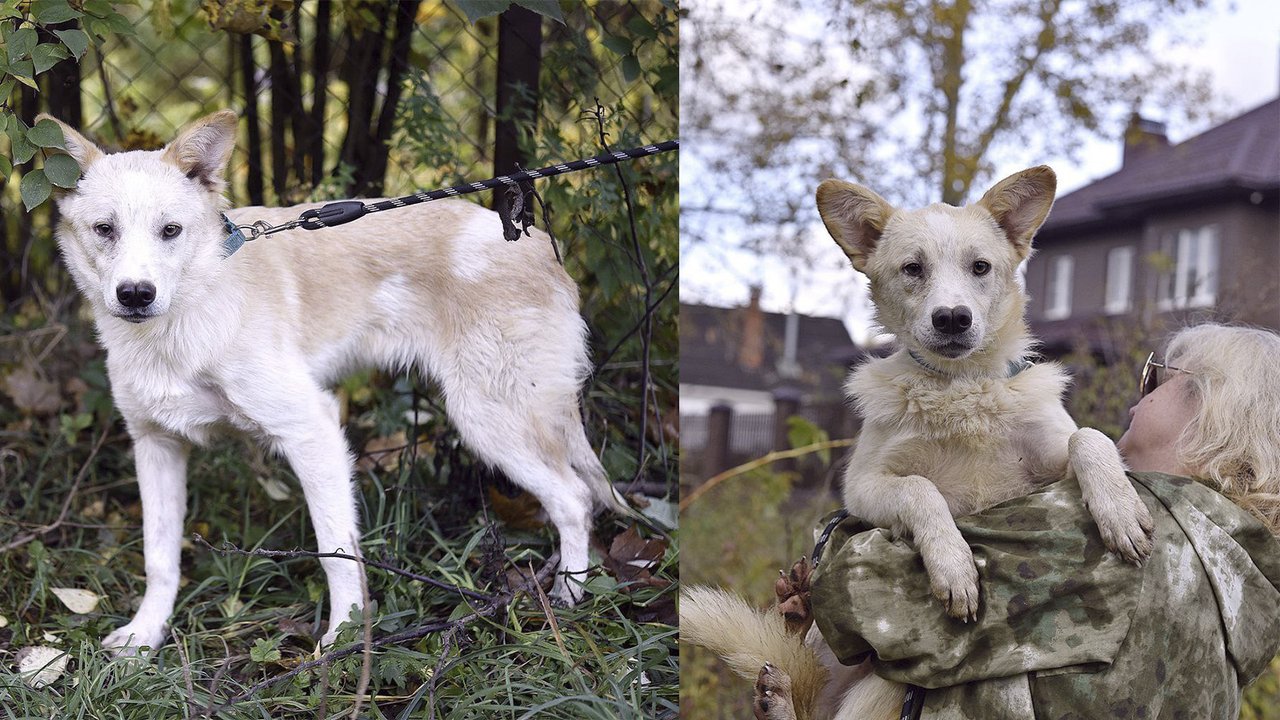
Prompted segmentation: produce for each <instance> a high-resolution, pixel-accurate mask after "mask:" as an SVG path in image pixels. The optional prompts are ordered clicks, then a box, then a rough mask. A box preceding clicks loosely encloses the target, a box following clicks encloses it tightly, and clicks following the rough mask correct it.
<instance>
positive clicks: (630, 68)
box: [622, 55, 640, 83]
mask: <svg viewBox="0 0 1280 720" xmlns="http://www.w3.org/2000/svg"><path fill="white" fill-rule="evenodd" d="M638 77H640V60H639V59H637V58H636V56H635V55H628V56H626V57H624V58H622V79H623V80H626V81H627V82H629V83H631V82H635V81H636V78H638Z"/></svg>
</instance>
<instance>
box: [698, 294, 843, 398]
mask: <svg viewBox="0 0 1280 720" xmlns="http://www.w3.org/2000/svg"><path fill="white" fill-rule="evenodd" d="M750 312H753V311H752V310H751V309H750V308H748V307H736V308H722V307H712V306H710V305H687V304H682V305H681V306H680V382H681V384H692V385H709V386H714V387H726V388H738V389H743V390H763V391H769V390H773V389H775V388H777V387H779V386H782V385H791V386H794V387H797V388H799V389H801V390H803V391H807V392H810V393H813V394H816V395H820V396H831V397H838V396H839V395H840V387H841V385H842V383H843V380H844V375H845V373H846V372H847V370H848V367H849V365H850V364H852V362H853V360H855V359H856V358H858V357H859V356H860V355H861V351H860V350H859V349H858V346H857V345H856V344H854V342H853V339H852V338H850V337H849V331H848V330H847V329H846V328H845V326H844V322H843V321H841V320H840V319H838V318H824V317H812V316H808V315H798V316H797V319H798V322H799V326H798V332H797V338H796V361H797V364H798V365H799V376H798V377H795V378H787V377H784V376H783V375H782V374H780V373H779V372H778V365H779V363H780V362H781V361H782V360H783V355H784V350H785V348H784V345H785V338H786V326H787V315H786V314H784V313H772V312H762V311H760V310H758V309H757V310H755V312H760V314H761V316H762V319H763V323H762V326H763V361H762V362H761V364H760V366H759V367H758V368H750V367H745V366H743V365H742V363H741V362H740V357H741V347H742V343H743V339H744V336H745V330H746V322H745V321H746V317H747V314H748V313H750Z"/></svg>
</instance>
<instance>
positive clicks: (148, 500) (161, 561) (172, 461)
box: [102, 427, 190, 655]
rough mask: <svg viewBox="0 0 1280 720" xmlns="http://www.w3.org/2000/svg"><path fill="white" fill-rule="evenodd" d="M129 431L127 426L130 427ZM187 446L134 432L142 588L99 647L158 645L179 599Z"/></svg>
mask: <svg viewBox="0 0 1280 720" xmlns="http://www.w3.org/2000/svg"><path fill="white" fill-rule="evenodd" d="M131 432H132V427H131ZM189 451H190V447H189V446H188V445H187V444H186V443H184V442H182V441H180V440H178V439H176V438H172V437H169V436H166V435H160V434H157V433H151V432H139V433H136V434H135V435H134V439H133V455H134V463H135V465H136V469H137V473H138V492H139V495H140V496H141V498H142V551H143V560H144V563H145V565H146V572H147V589H146V592H145V593H144V594H143V596H142V604H141V605H140V606H139V607H138V612H137V613H136V614H135V615H134V616H133V619H132V620H130V621H129V623H128V624H127V625H125V626H124V627H121V628H119V629H118V630H116V631H115V632H113V633H111V634H110V635H107V637H105V638H103V640H102V645H103V647H106V648H109V649H113V650H115V651H116V652H117V653H118V654H121V655H127V654H136V653H137V652H138V651H139V650H141V649H142V648H144V647H149V648H152V649H155V648H158V647H160V643H161V642H162V641H163V640H164V634H165V625H166V623H168V622H169V616H170V615H172V614H173V604H174V601H175V600H176V599H177V597H178V580H179V578H180V575H181V568H180V566H179V562H180V560H181V551H182V523H183V518H184V516H185V515H186V508H187V455H188V453H189Z"/></svg>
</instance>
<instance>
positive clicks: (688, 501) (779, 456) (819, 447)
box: [680, 439, 854, 512]
mask: <svg viewBox="0 0 1280 720" xmlns="http://www.w3.org/2000/svg"><path fill="white" fill-rule="evenodd" d="M853 443H854V440H853V439H848V440H824V441H823V442H816V443H813V444H812V445H805V446H804V447H798V448H792V449H790V450H774V451H773V452H771V453H769V454H768V455H765V456H764V457H759V458H756V459H755V460H752V461H751V462H746V463H743V464H741V465H739V466H737V467H734V468H729V469H728V470H725V471H724V472H722V473H718V474H716V475H712V476H711V477H709V478H707V481H706V482H704V483H702V484H701V485H699V486H698V488H697V489H696V490H694V491H693V492H691V493H689V494H688V496H686V497H682V498H680V512H684V511H685V509H686V508H688V507H689V506H690V505H692V504H693V502H694V501H695V500H697V499H698V498H700V497H702V495H703V493H706V492H707V491H709V490H710V489H711V488H713V487H715V486H717V485H719V484H720V483H722V482H724V481H725V480H728V479H730V478H734V477H737V476H739V475H742V474H745V473H749V472H751V471H752V470H755V469H756V468H759V467H764V466H765V465H768V464H769V463H772V462H776V461H778V460H786V459H788V458H794V457H800V456H802V455H808V454H809V453H815V452H821V451H823V450H830V449H831V448H838V447H849V446H850V445H852V444H853Z"/></svg>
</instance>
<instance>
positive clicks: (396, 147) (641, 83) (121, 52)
mask: <svg viewBox="0 0 1280 720" xmlns="http://www.w3.org/2000/svg"><path fill="white" fill-rule="evenodd" d="M120 10H121V12H122V13H123V14H125V15H126V17H128V18H129V21H130V24H131V26H132V28H133V34H132V36H124V35H117V36H113V37H111V38H109V39H108V40H107V42H106V43H105V44H104V45H103V46H102V48H101V52H100V53H91V54H90V56H88V57H87V58H86V59H85V61H84V63H83V64H82V67H81V73H80V78H79V84H80V87H79V90H80V93H81V98H80V111H79V115H80V117H79V118H70V121H72V122H76V121H77V120H80V124H81V126H82V127H84V128H86V129H87V131H88V132H90V133H91V134H93V135H95V136H97V137H99V138H102V139H104V140H106V141H107V142H108V143H112V144H115V145H116V146H118V147H121V148H126V149H132V148H153V147H157V146H159V145H161V144H163V143H164V142H165V141H166V140H168V139H169V138H171V137H172V136H173V134H174V132H175V131H176V130H177V129H178V128H179V127H181V125H182V124H184V123H185V122H188V121H190V120H191V119H193V118H195V117H198V116H199V115H201V114H202V113H206V112H211V111H213V110H216V109H220V108H232V109H235V110H237V111H239V112H240V113H241V114H242V116H243V117H244V118H245V122H246V123H250V122H252V123H256V124H257V127H251V128H249V133H248V137H245V138H243V139H242V141H241V145H240V147H239V148H238V150H237V156H236V159H235V161H234V164H233V182H232V183H231V193H232V196H233V201H235V202H238V203H239V202H250V201H253V202H264V201H265V202H268V203H282V202H291V201H296V200H300V199H304V198H305V197H306V196H308V195H309V194H311V193H312V192H314V186H315V185H317V184H320V185H325V184H326V183H327V184H330V185H334V184H336V185H337V186H338V187H337V188H333V189H331V190H329V191H328V194H330V195H332V194H335V193H337V192H338V191H339V190H348V191H349V190H352V189H356V190H360V189H363V188H359V187H353V184H352V183H351V182H349V181H348V182H346V183H344V182H343V179H344V178H346V177H349V175H350V174H351V173H353V172H354V171H355V169H354V168H352V167H350V166H349V164H347V165H344V160H345V161H348V162H349V160H350V158H351V157H353V156H354V155H355V154H354V153H353V152H352V149H353V146H355V145H356V144H358V142H357V139H353V138H352V137H351V135H352V133H353V132H356V131H359V132H363V133H367V134H368V135H369V137H368V138H363V139H372V140H373V141H374V142H381V143H382V144H384V145H389V147H388V148H387V155H388V159H387V161H386V171H385V176H384V177H383V178H381V179H375V180H381V182H377V181H375V182H373V183H372V185H373V186H374V187H380V188H381V189H383V190H384V191H385V192H388V193H400V192H405V191H408V190H410V189H413V188H415V187H420V186H424V185H432V186H434V185H438V184H451V183H453V182H455V181H458V180H461V179H464V178H466V179H472V178H479V177H481V176H484V177H487V176H489V175H491V174H493V172H492V171H493V160H494V140H495V125H496V124H497V122H498V120H499V119H500V114H501V113H502V112H503V111H504V110H506V111H508V112H509V110H508V109H500V108H499V107H498V106H497V101H496V94H497V87H498V85H499V83H500V82H501V78H499V77H498V32H499V28H498V26H499V19H498V18H497V17H489V18H482V19H480V20H479V21H477V22H476V23H474V24H472V23H471V22H469V21H468V20H467V18H466V17H465V16H464V15H463V14H462V12H461V10H459V9H458V8H457V7H456V6H454V5H453V4H452V3H447V2H442V1H441V0H427V1H426V2H402V3H395V4H389V3H385V2H383V3H375V2H347V3H322V2H320V1H319V0H304V1H303V2H300V3H298V4H297V5H295V6H294V7H293V9H292V10H291V11H289V12H288V13H281V14H283V15H286V16H285V17H281V18H279V19H278V22H279V23H280V24H281V25H282V26H283V30H282V31H280V34H281V35H282V37H283V38H284V41H283V42H275V41H272V40H268V39H266V38H263V37H258V36H255V35H252V34H239V33H235V32H229V31H225V32H224V31H218V30H215V29H213V28H211V27H210V22H209V18H208V15H207V13H206V12H205V11H203V10H202V9H201V7H200V4H199V3H197V2H195V0H185V1H184V0H171V1H170V2H164V1H163V0H161V1H159V2H156V3H152V4H142V5H139V6H124V7H121V8H120ZM405 13H410V19H409V20H406V21H404V23H400V17H399V16H400V15H403V14H405ZM664 13H669V10H667V9H665V8H664V7H663V6H662V5H661V4H660V3H658V2H635V1H632V2H612V1H610V2H594V3H583V4H581V5H578V6H576V7H574V8H573V9H572V10H570V12H568V13H567V14H566V16H565V21H566V22H565V24H564V25H561V24H559V23H555V22H552V21H550V20H543V21H542V23H541V24H542V26H543V37H542V38H541V40H542V42H541V48H540V55H541V64H542V72H541V74H540V75H541V76H540V78H539V79H538V80H539V82H538V85H539V87H537V88H532V89H530V88H523V91H524V92H530V91H533V92H536V93H537V94H538V95H540V97H539V98H538V101H539V107H538V112H537V122H538V123H539V124H543V125H548V126H554V127H558V128H562V129H563V130H562V132H563V133H564V137H565V139H566V145H573V144H575V142H578V141H582V140H584V139H586V138H589V137H590V134H591V133H593V132H594V130H593V128H592V127H591V126H589V125H586V126H584V125H583V124H582V123H581V118H582V115H583V113H584V112H588V111H590V110H591V109H592V108H593V107H594V103H595V101H596V100H597V99H598V100H599V101H600V102H601V104H602V105H604V106H605V107H606V108H622V109H625V111H626V114H625V116H624V117H620V118H614V119H613V122H614V123H616V124H619V125H625V126H627V127H631V128H636V129H637V130H640V129H643V130H644V131H653V130H656V131H659V133H660V134H662V135H664V137H658V136H657V135H655V134H652V133H651V132H643V134H644V135H645V136H646V139H647V140H650V141H657V140H662V139H666V136H674V134H675V129H676V128H675V125H676V123H675V109H674V107H670V106H667V107H663V104H664V102H665V101H666V100H671V99H674V93H673V91H674V83H675V69H674V67H675V64H674V59H675V54H676V52H677V49H676V47H675V45H674V37H672V38H671V39H670V42H668V43H666V44H665V45H664V44H662V43H660V42H656V41H658V40H659V36H658V34H657V33H656V32H655V30H654V28H655V21H660V20H661V16H662V15H663V14H664ZM402 24H403V25H404V27H401V25H402ZM406 29H407V38H406V39H404V40H401V39H400V37H399V35H398V33H399V32H401V31H404V30H406ZM646 39H647V40H653V41H655V42H654V43H653V44H655V45H657V47H650V48H641V52H640V53H634V52H632V50H633V49H634V47H635V45H636V42H637V40H646ZM520 50H521V51H522V52H523V53H524V54H526V55H527V54H529V53H530V52H531V49H530V48H527V47H524V48H520ZM532 52H534V53H537V52H539V49H537V48H535V49H532ZM657 54H665V55H668V56H669V57H668V58H667V59H669V60H671V61H672V62H670V63H669V64H670V65H671V68H670V69H661V70H659V71H653V72H647V71H646V70H647V68H644V67H642V66H641V65H640V62H641V59H642V58H644V59H648V60H655V61H659V62H660V61H662V60H663V58H656V57H654V56H655V55H657ZM397 55H399V57H397ZM583 58H589V62H585V63H584V62H581V60H582V59H583ZM664 83H665V84H667V85H669V87H656V88H655V86H657V85H660V84H664ZM394 84H399V85H400V87H399V89H398V90H397V91H395V92H393V91H392V85H394ZM69 91H73V90H72V89H71V88H66V89H60V90H59V91H58V92H60V93H65V92H69ZM370 91H372V92H371V93H370ZM370 95H371V97H370ZM664 96H665V97H664ZM249 97H252V98H253V99H254V102H252V103H251V102H249V101H248V99H247V98H249ZM388 102H391V103H395V104H397V105H398V106H397V107H388V106H387V104H386V103H388ZM359 103H366V104H367V105H368V107H362V108H357V110H358V111H361V112H363V114H364V117H362V118H359V119H357V118H356V115H357V112H353V110H352V107H351V106H352V105H353V104H359ZM55 104H57V105H59V106H61V107H66V108H69V109H71V110H72V113H73V114H75V110H74V108H72V105H73V103H71V102H66V101H65V100H62V101H61V102H55ZM297 110H302V112H303V114H304V115H306V116H307V117H306V118H305V120H303V119H302V118H298V117H296V116H292V115H291V113H295V112H296V111H297ZM388 119H389V120H390V123H389V124H388V123H387V120H388ZM313 121H314V122H313ZM281 122H282V124H284V125H285V126H286V127H283V128H276V127H274V126H275V124H276V123H281ZM309 122H310V123H312V124H313V125H314V126H315V127H318V128H319V133H318V134H319V137H318V139H319V140H320V143H319V147H320V148H321V151H320V153H316V154H315V155H312V147H311V145H312V143H313V142H314V141H315V140H316V139H317V138H314V137H310V136H306V135H307V133H304V132H301V130H303V129H305V130H307V131H311V132H314V131H315V127H305V128H304V126H306V125H307V124H308V123H309ZM370 125H372V126H373V127H369V126H370ZM290 130H293V131H294V132H293V133H290V132H289V131H290ZM380 133H381V134H380ZM430 141H435V142H436V144H435V145H434V146H431V147H427V146H426V145H425V143H428V142H430ZM251 143H252V144H253V145H256V146H257V148H258V152H260V153H261V156H260V160H256V161H255V160H254V159H253V158H252V154H253V150H252V149H251V147H252V145H251ZM344 148H345V149H347V151H348V153H347V157H345V158H344V155H343V152H344ZM424 155H426V156H427V157H426V158H425V159H434V160H437V161H438V162H437V163H436V164H435V165H434V166H431V167H424V164H423V162H422V160H423V159H424V157H423V156H424ZM539 159H541V158H539ZM552 159H569V158H547V160H552ZM530 160H531V161H532V160H533V158H530ZM256 162H260V164H261V166H260V168H258V167H253V165H254V164H255V163H256ZM312 165H314V166H315V167H312ZM317 170H318V171H317ZM251 172H252V173H254V174H255V175H258V177H250V173H251ZM281 175H284V176H285V177H280V176H281ZM313 179H314V180H317V181H318V182H311V181H312V180H313ZM254 184H260V185H259V186H260V187H262V188H264V189H265V190H267V192H266V195H265V197H262V196H258V197H254V196H255V195H256V194H257V193H254V192H251V190H250V187H251V186H252V185H254ZM271 189H277V190H278V192H276V193H274V195H275V196H274V197H273V193H271V192H270V190H271Z"/></svg>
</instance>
